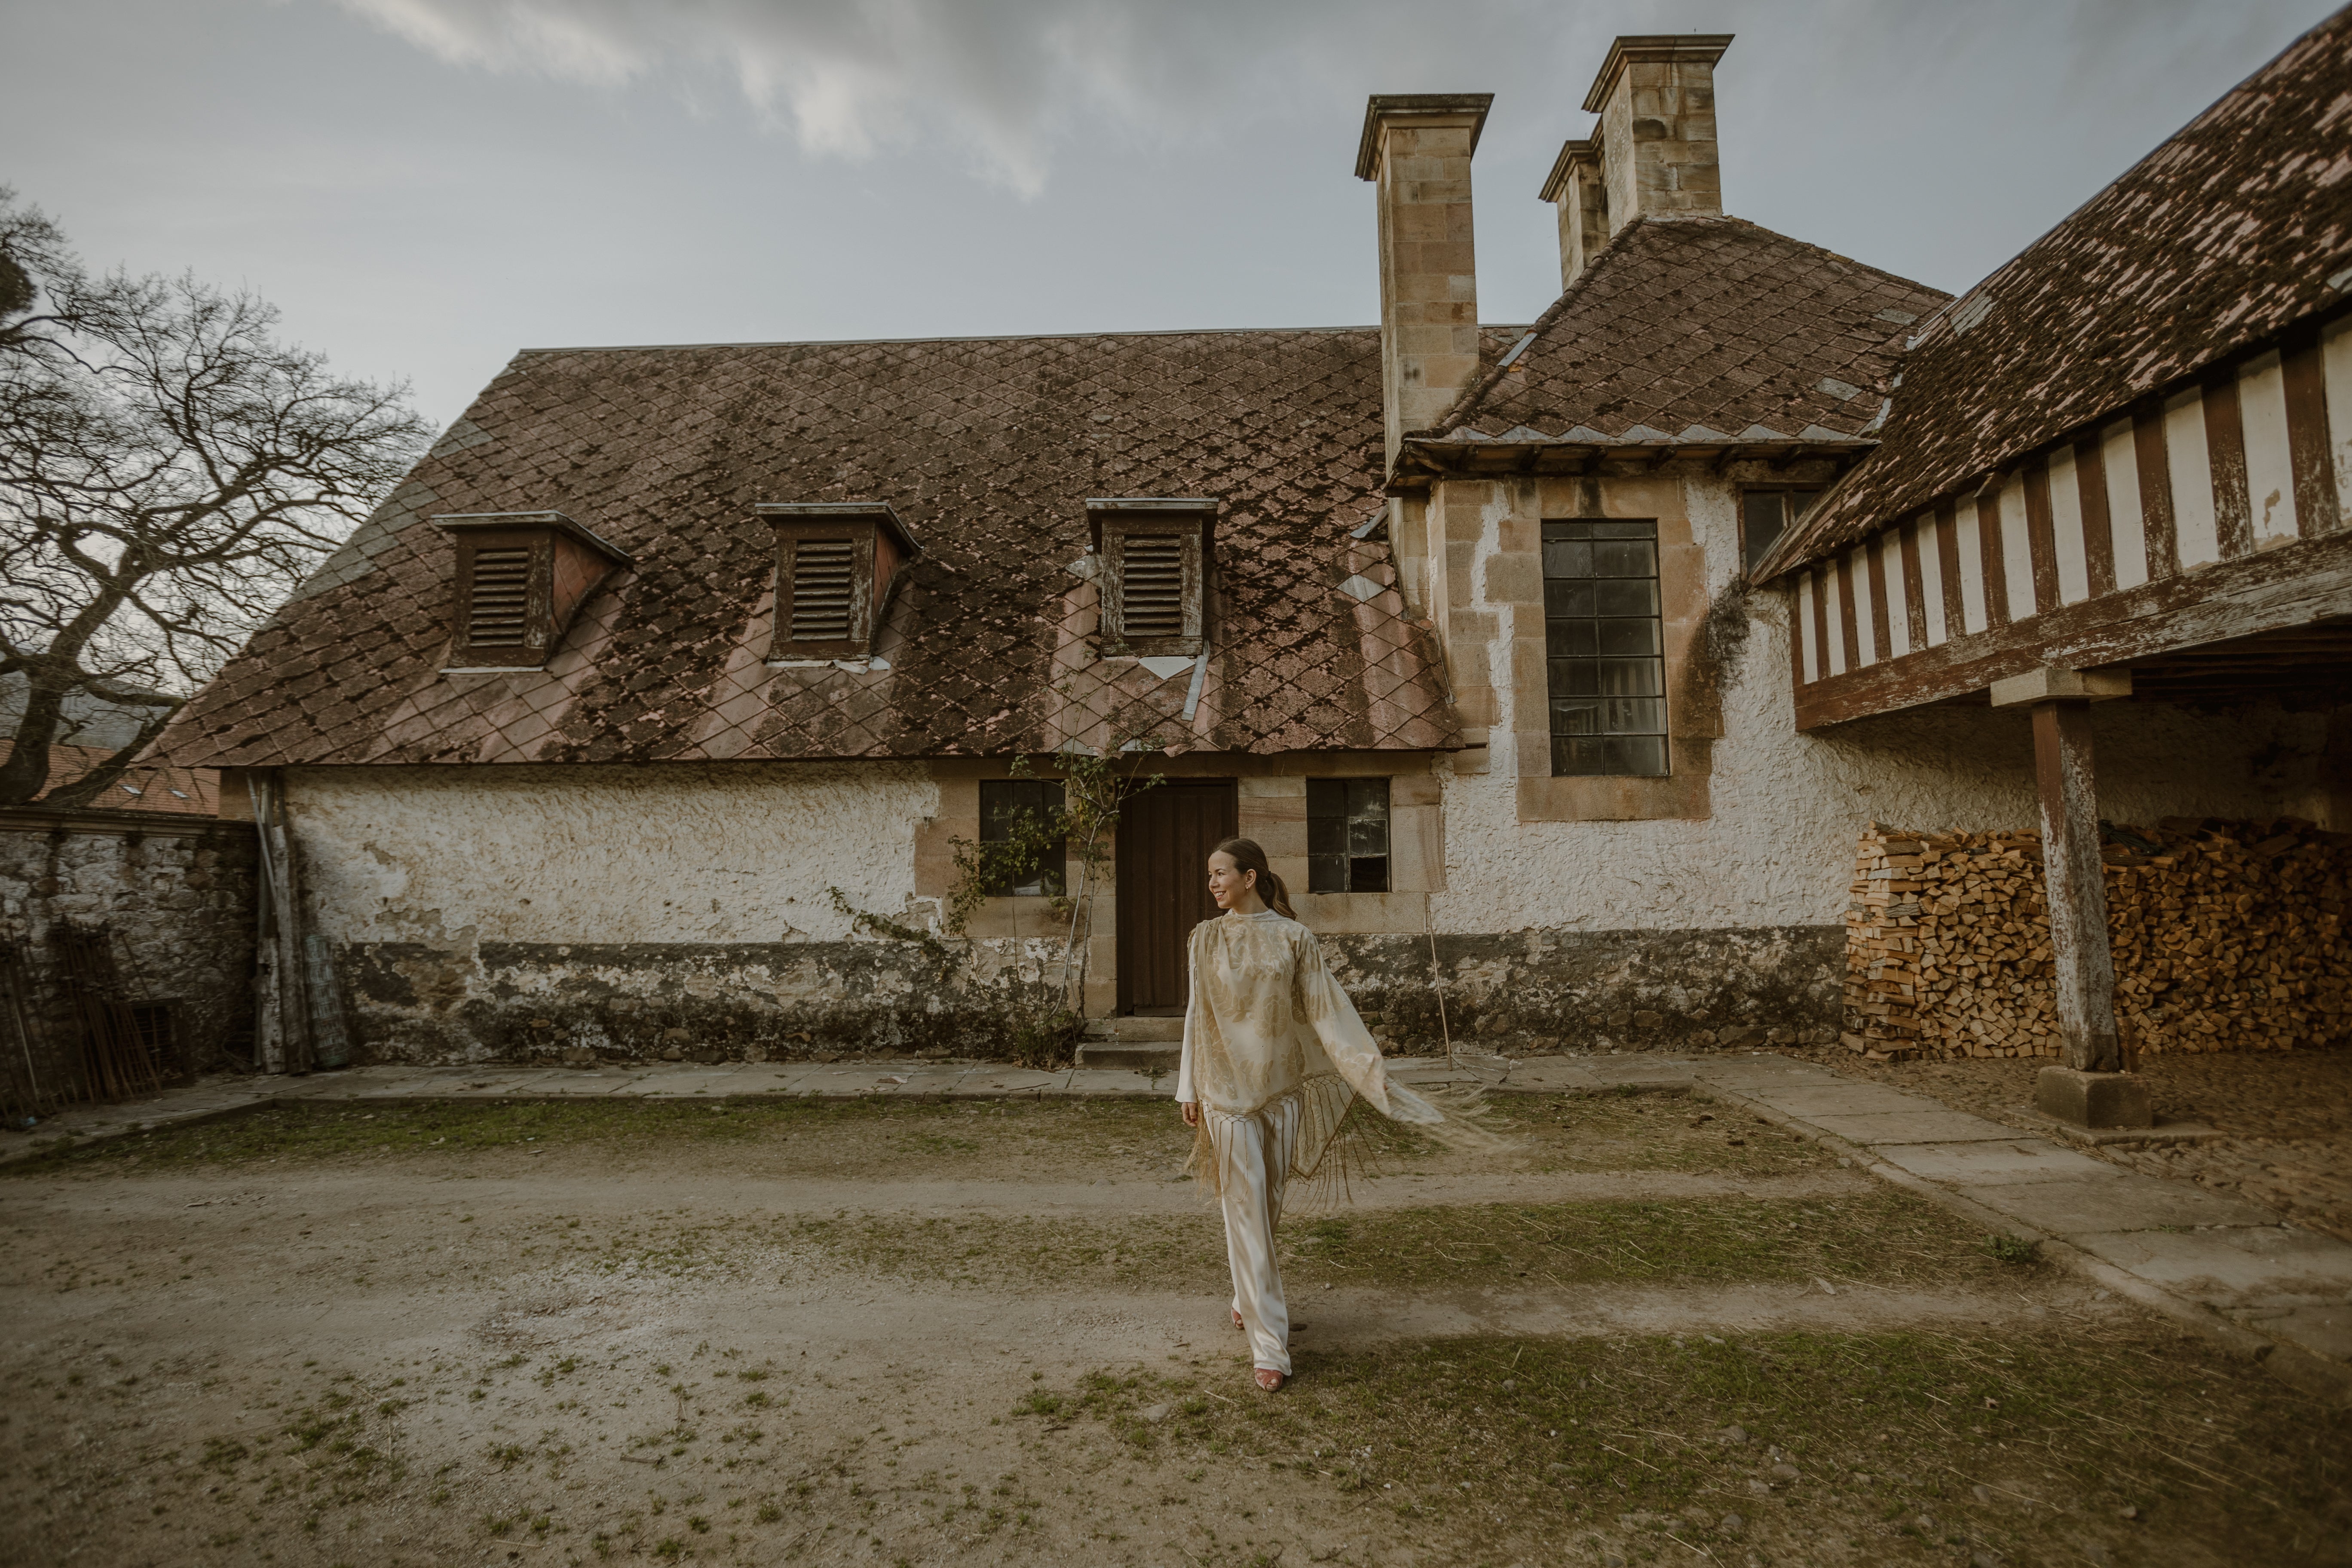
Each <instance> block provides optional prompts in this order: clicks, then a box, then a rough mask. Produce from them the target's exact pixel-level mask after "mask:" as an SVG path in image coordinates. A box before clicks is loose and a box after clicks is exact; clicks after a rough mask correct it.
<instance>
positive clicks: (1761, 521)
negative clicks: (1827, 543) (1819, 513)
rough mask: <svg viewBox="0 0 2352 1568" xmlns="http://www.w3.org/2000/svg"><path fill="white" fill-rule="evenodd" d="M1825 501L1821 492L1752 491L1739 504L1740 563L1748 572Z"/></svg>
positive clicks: (1793, 490)
mask: <svg viewBox="0 0 2352 1568" xmlns="http://www.w3.org/2000/svg"><path fill="white" fill-rule="evenodd" d="M1821 499H1822V492H1821V491H1819V490H1796V489H1790V490H1777V489H1776V490H1749V491H1748V492H1747V493H1746V494H1745V495H1743V496H1741V497H1740V500H1739V533H1740V559H1741V560H1742V561H1743V562H1745V563H1747V567H1748V570H1749V571H1750V572H1753V571H1755V570H1756V563H1758V562H1759V561H1761V560H1763V559H1764V552H1766V551H1768V550H1769V549H1771V548H1772V546H1773V543H1774V542H1776V541H1778V540H1779V539H1780V535H1781V534H1783V533H1785V532H1787V531H1789V529H1790V527H1791V526H1792V525H1793V524H1794V523H1795V522H1796V521H1797V520H1798V519H1799V518H1801V517H1802V516H1804V515H1805V513H1806V512H1807V511H1809V510H1811V509H1812V504H1813V503H1814V502H1815V501H1817V500H1821Z"/></svg>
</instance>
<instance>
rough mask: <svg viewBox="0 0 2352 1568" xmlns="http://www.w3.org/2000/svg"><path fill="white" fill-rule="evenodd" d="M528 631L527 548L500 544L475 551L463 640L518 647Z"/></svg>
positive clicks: (526, 638)
mask: <svg viewBox="0 0 2352 1568" xmlns="http://www.w3.org/2000/svg"><path fill="white" fill-rule="evenodd" d="M466 640H467V642H468V643H470V644H472V645H473V646H474V647H522V646H523V645H524V644H525V643H527V642H528V641H529V640H530V549H529V547H528V546H523V545H511V544H509V545H500V546H498V547H496V548H492V549H486V550H485V549H478V550H476V551H475V552H474V584H473V594H472V595H471V599H470V602H469V605H468V606H467V615H466Z"/></svg>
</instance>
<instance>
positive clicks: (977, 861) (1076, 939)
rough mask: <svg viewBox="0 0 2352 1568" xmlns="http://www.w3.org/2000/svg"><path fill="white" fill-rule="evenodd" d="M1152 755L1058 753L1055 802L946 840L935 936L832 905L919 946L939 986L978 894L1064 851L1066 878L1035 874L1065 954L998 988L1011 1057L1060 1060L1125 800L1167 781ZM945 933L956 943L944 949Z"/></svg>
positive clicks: (844, 899)
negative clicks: (945, 875)
mask: <svg viewBox="0 0 2352 1568" xmlns="http://www.w3.org/2000/svg"><path fill="white" fill-rule="evenodd" d="M1155 751H1156V748H1155V749H1154V750H1152V751H1147V750H1145V749H1143V747H1142V746H1140V745H1139V744H1136V743H1134V742H1123V743H1121V744H1119V745H1118V746H1115V747H1112V748H1110V749H1108V750H1107V751H1105V752H1100V753H1094V752H1079V751H1067V752H1055V753H1054V755H1053V756H1052V757H1051V759H1050V760H1049V765H1050V766H1051V767H1052V768H1053V769H1054V770H1055V771H1056V772H1058V773H1060V774H1061V780H1060V782H1061V785H1062V804H1061V805H1058V806H1055V807H1052V808H1050V809H1047V810H1044V811H1034V810H1027V809H1024V810H1021V811H1017V812H1015V813H1013V815H1012V816H1010V817H1009V818H1003V819H1000V822H999V826H1000V828H1001V830H1002V833H1003V837H996V838H982V839H970V838H950V840H949V841H948V847H949V850H950V856H951V858H952V861H953V864H954V867H955V875H954V877H953V879H951V880H950V885H949V888H948V891H947V894H946V896H945V897H944V898H943V899H942V900H940V916H939V931H938V932H937V933H934V932H933V931H928V930H924V929H922V928H920V927H918V926H914V925H909V924H908V923H906V922H905V921H897V920H893V919H891V918H890V917H889V916H887V915H884V914H878V913H876V912H875V911H873V910H861V909H859V908H857V907H856V905H854V904H852V903H851V902H850V901H849V899H848V896H847V895H846V894H845V893H843V892H842V890H841V889H838V888H827V889H825V891H826V892H827V893H828V894H830V895H831V896H832V899H833V905H834V908H835V910H839V911H840V912H841V913H842V914H843V915H845V916H846V917H847V918H848V920H849V922H850V928H851V929H852V930H853V931H862V932H866V933H869V934H872V935H874V936H878V937H886V938H888V939H891V940H894V941H898V942H911V943H914V944H916V945H918V946H919V947H921V948H922V950H923V952H925V954H926V955H927V956H929V958H930V959H931V960H932V961H933V963H935V964H936V965H937V966H938V973H939V980H940V984H946V983H948V982H949V981H950V980H951V979H952V978H953V977H954V975H955V974H956V973H957V971H959V970H961V969H962V968H963V967H964V966H966V965H967V964H969V963H971V959H972V956H973V940H972V938H971V936H970V935H968V934H967V931H968V928H969V926H970V923H971V917H972V916H973V915H974V914H976V913H978V912H979V910H980V907H981V903H982V900H985V899H988V898H990V897H992V896H993V895H994V894H996V893H997V892H998V891H999V890H1001V889H1007V888H1014V887H1019V886H1021V885H1023V884H1024V883H1025V882H1028V881H1029V880H1031V879H1033V878H1039V873H1040V872H1041V871H1043V870H1044V869H1045V865H1046V862H1047V860H1048V858H1050V857H1051V856H1052V855H1053V853H1054V851H1055V849H1057V848H1058V849H1060V850H1061V851H1062V854H1063V858H1064V866H1065V871H1064V873H1063V875H1062V876H1061V877H1058V878H1057V877H1055V875H1054V874H1053V873H1052V872H1050V871H1047V872H1045V875H1044V876H1043V877H1042V878H1039V879H1040V880H1041V881H1042V882H1043V883H1044V884H1045V886H1046V889H1047V895H1048V899H1049V902H1048V903H1047V905H1046V907H1047V909H1048V910H1050V911H1051V912H1052V914H1053V917H1054V919H1055V923H1056V925H1057V926H1058V928H1059V934H1060V945H1061V951H1060V952H1059V953H1058V954H1057V955H1055V958H1053V959H1052V960H1050V961H1049V962H1048V963H1047V964H1045V965H1044V966H1041V968H1040V970H1039V973H1038V975H1037V977H1036V978H1035V979H1034V980H1029V979H1024V977H1023V976H1022V974H1021V973H1020V969H1019V965H1018V963H1017V962H1016V963H1015V966H1014V969H1013V973H1011V974H1010V975H1008V976H1007V977H1006V978H1005V980H1004V981H1003V992H1004V995H1005V1002H1006V1005H1007V1008H1008V1011H1009V1014H1010V1020H1011V1023H1012V1026H1013V1054H1014V1056H1015V1057H1016V1058H1018V1059H1019V1060H1020V1061H1021V1063H1022V1065H1023V1066H1024V1067H1059V1066H1064V1065H1066V1064H1067V1063H1068V1062H1069V1060H1070V1058H1072V1056H1073V1055H1075V1054H1076V1049H1077V1043H1078V1037H1079V1036H1080V1034H1081V1032H1082V1031H1083V1030H1084V1028H1085V1025H1086V1019H1085V999H1086V985H1087V965H1088V961H1089V958H1088V955H1089V951H1090V949H1091V948H1092V946H1093V940H1092V939H1093V934H1094V921H1095V913H1096V906H1097V902H1098V900H1099V898H1100V895H1101V890H1102V885H1103V881H1104V873H1105V871H1106V869H1107V868H1108V866H1109V864H1110V859H1111V854H1112V850H1113V848H1114V847H1115V846H1116V845H1117V843H1118V821H1119V816H1120V815H1121V813H1122V812H1123V811H1124V810H1125V809H1126V805H1127V803H1128V801H1129V800H1130V799H1132V798H1134V796H1136V795H1139V794H1141V793H1142V792H1143V791H1145V790H1148V789H1152V788H1155V787H1157V786H1158V785H1159V784H1161V783H1162V782H1163V781H1164V779H1165V777H1166V775H1165V774H1162V773H1156V772H1155V773H1145V772H1144V771H1143V765H1144V759H1145V758H1146V757H1150V756H1152V755H1154V754H1155ZM1007 771H1008V772H1009V773H1011V775H1012V776H1013V777H1014V778H1024V779H1025V778H1037V777H1040V776H1041V775H1040V774H1039V773H1038V772H1037V770H1036V768H1035V767H1034V765H1033V764H1032V763H1031V762H1030V760H1029V758H1027V757H1025V756H1016V757H1014V758H1013V762H1012V765H1011V766H1010V768H1009V769H1008V770H1007ZM942 936H944V937H946V938H948V939H950V941H953V942H955V943H956V946H954V947H953V948H950V946H949V945H948V942H943V941H942V940H941V937H942ZM1047 970H1050V971H1051V974H1050V976H1049V975H1048V973H1046V971H1047Z"/></svg>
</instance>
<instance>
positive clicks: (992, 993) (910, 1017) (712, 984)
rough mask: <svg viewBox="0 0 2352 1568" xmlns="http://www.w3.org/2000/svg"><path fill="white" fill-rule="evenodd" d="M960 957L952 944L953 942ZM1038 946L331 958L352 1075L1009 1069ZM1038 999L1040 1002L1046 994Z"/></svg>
mask: <svg viewBox="0 0 2352 1568" xmlns="http://www.w3.org/2000/svg"><path fill="white" fill-rule="evenodd" d="M959 945H960V944H959ZM1058 952H1059V949H1058V947H1057V946H1056V945H1055V944H1052V943H1047V942H983V943H979V944H976V947H975V950H974V951H973V952H972V953H971V955H970V956H969V958H968V959H967V958H966V957H964V956H963V955H962V954H961V952H958V951H957V948H956V947H951V946H949V945H947V944H942V945H941V946H940V948H939V949H936V950H933V949H926V948H925V947H923V946H920V945H919V944H917V943H914V942H893V941H849V942H616V943H593V942H482V943H479V944H478V945H476V946H472V947H468V948H463V949H452V948H449V947H444V946H438V945H432V944H427V943H422V942H352V943H346V944H344V945H343V946H342V947H341V952H340V963H339V965H338V973H340V974H341V976H342V979H343V982H344V986H345V990H346V994H347V995H348V997H349V1006H350V1009H351V1017H352V1029H353V1042H352V1043H353V1048H354V1060H355V1061H357V1062H360V1063H363V1064H364V1063H377V1062H407V1063H418V1064H430V1063H457V1062H475V1061H482V1062H489V1061H497V1062H528V1063H538V1064H541V1065H552V1064H555V1063H570V1064H574V1065H586V1064H588V1063H591V1062H642V1061H659V1060H669V1061H679V1060H684V1061H697V1062H719V1061H785V1060H807V1059H811V1058H830V1057H834V1056H843V1055H865V1054H871V1055H876V1056H895V1057H904V1056H922V1055H926V1054H938V1055H942V1056H959V1057H1010V1056H1012V1055H1013V1052H1014V1047H1015V1044H1016V1039H1015V1037H1016V1034H1017V1031H1018V1030H1019V1028H1020V1026H1021V1021H1022V1017H1023V1016H1024V1007H1023V1005H1022V1004H1023V1003H1024V1002H1028V1003H1030V1004H1031V1005H1032V1010H1034V1002H1035V1001H1036V1000H1037V999H1038V991H1037V984H1038V975H1039V973H1040V965H1041V964H1042V963H1049V962H1050V961H1051V960H1052V959H1053V958H1054V957H1055V955H1057V954H1058ZM1048 994H1050V993H1048Z"/></svg>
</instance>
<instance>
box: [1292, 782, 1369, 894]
mask: <svg viewBox="0 0 2352 1568" xmlns="http://www.w3.org/2000/svg"><path fill="white" fill-rule="evenodd" d="M1388 890H1389V781H1388V780H1386V779H1308V780H1307V891H1308V892H1310V893H1385V892H1387V891H1388Z"/></svg>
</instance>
